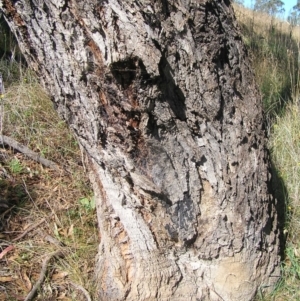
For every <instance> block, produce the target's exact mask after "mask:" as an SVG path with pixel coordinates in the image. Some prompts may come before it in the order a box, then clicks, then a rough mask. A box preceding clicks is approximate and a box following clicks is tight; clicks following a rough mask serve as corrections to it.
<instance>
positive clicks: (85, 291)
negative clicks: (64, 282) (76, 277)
mask: <svg viewBox="0 0 300 301" xmlns="http://www.w3.org/2000/svg"><path fill="white" fill-rule="evenodd" d="M70 284H72V285H73V286H74V287H75V288H76V289H78V290H80V291H82V293H83V294H84V296H85V297H86V299H87V300H88V301H92V299H91V296H90V294H89V292H88V291H87V290H86V289H85V288H84V287H82V286H81V285H79V284H76V283H73V282H70Z"/></svg>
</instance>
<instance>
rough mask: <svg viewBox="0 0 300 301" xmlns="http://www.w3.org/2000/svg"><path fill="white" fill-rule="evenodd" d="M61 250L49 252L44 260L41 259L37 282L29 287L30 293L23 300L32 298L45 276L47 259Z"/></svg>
mask: <svg viewBox="0 0 300 301" xmlns="http://www.w3.org/2000/svg"><path fill="white" fill-rule="evenodd" d="M61 254H62V252H61V251H55V252H53V253H51V254H49V255H48V256H47V257H46V258H45V259H44V260H43V264H42V270H41V272H40V276H39V279H38V280H37V282H36V283H35V285H34V286H33V288H32V289H31V291H30V293H29V294H28V295H27V297H26V298H25V300H24V301H30V300H32V298H33V297H34V296H35V294H36V291H37V290H38V289H39V288H40V286H41V285H42V283H43V281H44V279H45V276H46V272H47V266H48V263H49V261H50V260H51V259H52V257H54V256H58V255H61Z"/></svg>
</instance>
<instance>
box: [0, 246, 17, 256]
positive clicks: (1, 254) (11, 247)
mask: <svg viewBox="0 0 300 301" xmlns="http://www.w3.org/2000/svg"><path fill="white" fill-rule="evenodd" d="M14 248H15V247H14V246H13V245H11V246H8V247H7V248H5V249H4V250H3V251H2V252H1V253H0V259H2V258H3V257H4V256H5V255H6V254H7V253H8V252H9V251H11V250H13V249H14Z"/></svg>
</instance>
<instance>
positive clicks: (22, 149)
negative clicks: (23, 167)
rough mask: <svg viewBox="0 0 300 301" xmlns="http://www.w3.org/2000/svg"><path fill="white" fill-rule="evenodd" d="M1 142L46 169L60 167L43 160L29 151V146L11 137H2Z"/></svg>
mask: <svg viewBox="0 0 300 301" xmlns="http://www.w3.org/2000/svg"><path fill="white" fill-rule="evenodd" d="M0 142H1V143H3V144H5V145H8V146H10V147H12V148H13V149H15V150H17V151H19V152H20V153H22V154H24V155H26V156H27V157H28V158H30V159H32V160H34V161H36V162H39V163H41V164H42V165H44V166H46V167H49V168H52V169H58V165H57V164H56V163H55V162H53V161H50V160H47V159H45V158H43V157H42V156H41V155H39V154H38V153H35V152H34V151H32V150H31V149H29V148H28V147H27V146H25V145H23V144H21V143H19V142H18V141H16V140H14V139H13V138H11V137H8V136H5V135H1V137H0Z"/></svg>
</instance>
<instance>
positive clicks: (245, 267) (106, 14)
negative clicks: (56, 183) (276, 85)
mask: <svg viewBox="0 0 300 301" xmlns="http://www.w3.org/2000/svg"><path fill="white" fill-rule="evenodd" d="M2 10H3V11H4V13H5V16H6V18H7V20H8V22H9V24H10V26H11V28H12V29H13V30H14V32H15V33H16V36H17V39H18V41H19V44H20V46H21V49H22V51H23V53H24V55H25V56H26V58H27V60H28V62H29V64H30V65H31V66H32V67H33V68H34V69H35V70H36V71H37V73H38V74H39V75H40V77H41V80H42V82H43V83H44V85H45V87H46V88H47V90H48V91H49V92H50V94H51V95H52V96H53V101H54V103H55V106H56V108H57V110H58V112H59V113H60V115H61V116H62V117H63V118H64V119H65V120H66V121H67V122H68V124H69V125H70V127H71V128H72V129H73V130H74V132H75V134H76V136H77V138H78V140H79V142H80V144H81V145H82V146H83V148H84V149H85V151H86V152H87V154H88V155H89V167H90V176H91V180H92V183H93V186H94V190H95V196H96V198H97V216H98V222H99V231H100V233H101V242H100V245H99V255H98V258H97V267H96V277H97V284H98V292H99V295H98V297H99V300H141V301H142V300H177V301H180V300H184V301H185V300H226V301H232V300H239V301H241V300H251V299H253V297H254V295H255V293H256V292H257V290H258V289H259V288H263V289H266V288H267V289H268V288H271V287H272V286H273V285H274V283H275V282H276V281H277V280H278V277H279V260H280V257H279V230H278V223H277V213H276V206H275V200H274V198H273V197H272V194H271V192H270V173H269V160H268V157H267V152H266V149H265V138H264V131H263V128H262V127H263V126H262V125H263V120H262V109H261V101H260V97H259V95H258V93H257V89H256V87H255V83H254V78H253V74H252V71H251V68H250V67H249V64H248V59H247V55H246V52H245V48H244V46H243V43H242V40H241V37H240V35H239V31H238V29H237V26H236V21H235V18H234V13H233V10H232V8H231V6H230V3H229V1H227V0H222V1H213V0H198V1H192V0H175V1H171V0H169V1H167V0H159V1H154V0H139V1H138V0H136V1H132V0H106V1H105V0H102V1H101V0H86V1H79V0H77V1H75V0H65V1H62V0H45V1H39V0H31V1H29V0H19V1H9V0H2Z"/></svg>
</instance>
